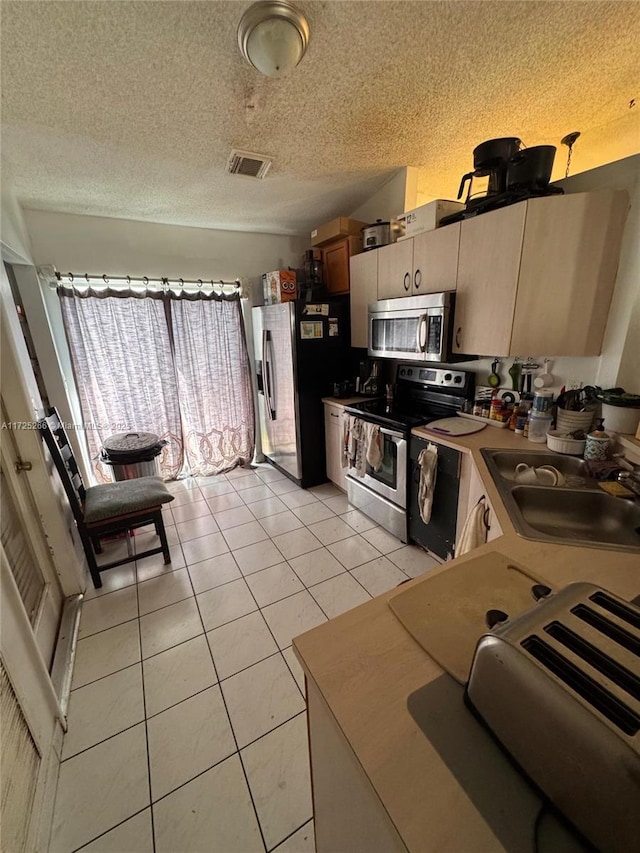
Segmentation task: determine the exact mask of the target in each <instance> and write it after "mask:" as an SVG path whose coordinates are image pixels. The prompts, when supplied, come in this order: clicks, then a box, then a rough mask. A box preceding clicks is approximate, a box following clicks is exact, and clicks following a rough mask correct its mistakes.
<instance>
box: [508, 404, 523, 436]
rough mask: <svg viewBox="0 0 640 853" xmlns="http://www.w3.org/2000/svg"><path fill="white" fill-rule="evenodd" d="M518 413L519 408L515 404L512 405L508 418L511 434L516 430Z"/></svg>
mask: <svg viewBox="0 0 640 853" xmlns="http://www.w3.org/2000/svg"><path fill="white" fill-rule="evenodd" d="M519 412H520V406H519V405H518V404H517V403H514V404H513V409H512V410H511V417H510V418H509V429H510V430H511V432H515V430H516V426H517V423H518V414H519Z"/></svg>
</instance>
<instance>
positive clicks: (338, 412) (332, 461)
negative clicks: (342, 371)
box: [324, 403, 346, 489]
mask: <svg viewBox="0 0 640 853" xmlns="http://www.w3.org/2000/svg"><path fill="white" fill-rule="evenodd" d="M342 417H343V412H342V409H341V408H340V407H339V406H332V405H331V404H330V403H325V404H324V435H325V449H326V456H327V477H328V479H329V480H331V482H332V483H335V485H336V486H339V487H340V488H341V489H346V486H345V485H344V476H345V475H344V473H343V468H342Z"/></svg>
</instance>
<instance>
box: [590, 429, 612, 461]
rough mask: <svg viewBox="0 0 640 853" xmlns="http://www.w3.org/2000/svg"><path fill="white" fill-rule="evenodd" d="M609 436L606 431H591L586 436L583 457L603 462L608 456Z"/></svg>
mask: <svg viewBox="0 0 640 853" xmlns="http://www.w3.org/2000/svg"><path fill="white" fill-rule="evenodd" d="M610 447H611V436H610V435H609V434H608V433H606V432H591V433H589V435H588V436H587V443H586V445H585V448H584V458H585V459H590V460H591V461H592V462H604V461H605V460H606V459H608V458H609V448H610Z"/></svg>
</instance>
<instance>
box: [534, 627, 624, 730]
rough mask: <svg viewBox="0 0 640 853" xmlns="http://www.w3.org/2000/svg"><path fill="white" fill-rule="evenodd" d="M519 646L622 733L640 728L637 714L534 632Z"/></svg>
mask: <svg viewBox="0 0 640 853" xmlns="http://www.w3.org/2000/svg"><path fill="white" fill-rule="evenodd" d="M522 646H523V648H524V649H526V651H527V652H529V654H530V655H531V656H532V657H533V658H535V659H536V660H537V661H538V662H539V663H541V664H542V665H543V666H545V667H546V668H547V669H548V670H550V671H551V672H552V673H553V674H554V675H555V676H557V677H558V678H559V679H560V680H561V681H563V682H564V683H565V684H566V685H567V686H568V687H570V688H571V689H572V690H574V691H575V692H576V693H578V694H579V695H580V696H582V698H583V699H585V700H586V701H587V702H588V703H589V704H590V705H592V706H593V707H594V708H595V709H596V710H598V711H600V713H601V714H602V715H603V716H604V717H606V718H607V719H608V720H610V721H611V722H612V723H613V724H614V725H616V726H617V727H618V728H619V729H621V730H622V731H623V732H624V733H625V734H627V735H629V736H631V737H633V736H634V735H636V734H637V733H638V732H639V731H640V715H638V714H636V713H635V712H634V711H633V710H632V709H631V708H629V707H628V706H627V705H625V704H624V703H623V702H621V701H620V700H619V699H618V698H617V697H616V696H614V695H613V693H611V692H610V691H609V690H607V689H606V688H605V687H602V686H601V685H600V684H598V683H597V682H596V681H594V679H593V678H591V676H589V675H587V674H586V673H584V672H582V671H581V670H580V669H578V667H577V666H575V665H574V664H573V663H571V661H569V660H567V659H566V658H564V657H563V656H562V655H561V654H560V653H559V652H557V651H556V650H555V649H554V648H552V647H551V646H550V645H549V644H548V643H545V642H544V640H541V639H540V638H539V637H536V636H531V637H527V639H526V640H523V641H522Z"/></svg>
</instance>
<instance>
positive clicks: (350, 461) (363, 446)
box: [342, 415, 383, 477]
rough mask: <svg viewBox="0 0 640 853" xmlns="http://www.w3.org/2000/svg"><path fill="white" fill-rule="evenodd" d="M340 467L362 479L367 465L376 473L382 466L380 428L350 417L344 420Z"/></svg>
mask: <svg viewBox="0 0 640 853" xmlns="http://www.w3.org/2000/svg"><path fill="white" fill-rule="evenodd" d="M342 437H343V452H342V466H343V468H346V467H349V468H353V469H355V472H356V474H357V475H358V477H364V475H365V472H366V470H367V463H368V464H369V465H370V466H371V467H372V468H373V470H374V471H378V470H379V469H380V466H381V465H382V458H383V454H382V443H381V440H380V427H379V426H377V425H376V424H370V423H368V422H366V421H363V420H360V418H356V417H353V416H351V415H349V416H347V417H345V419H344V432H343V436H342Z"/></svg>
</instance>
